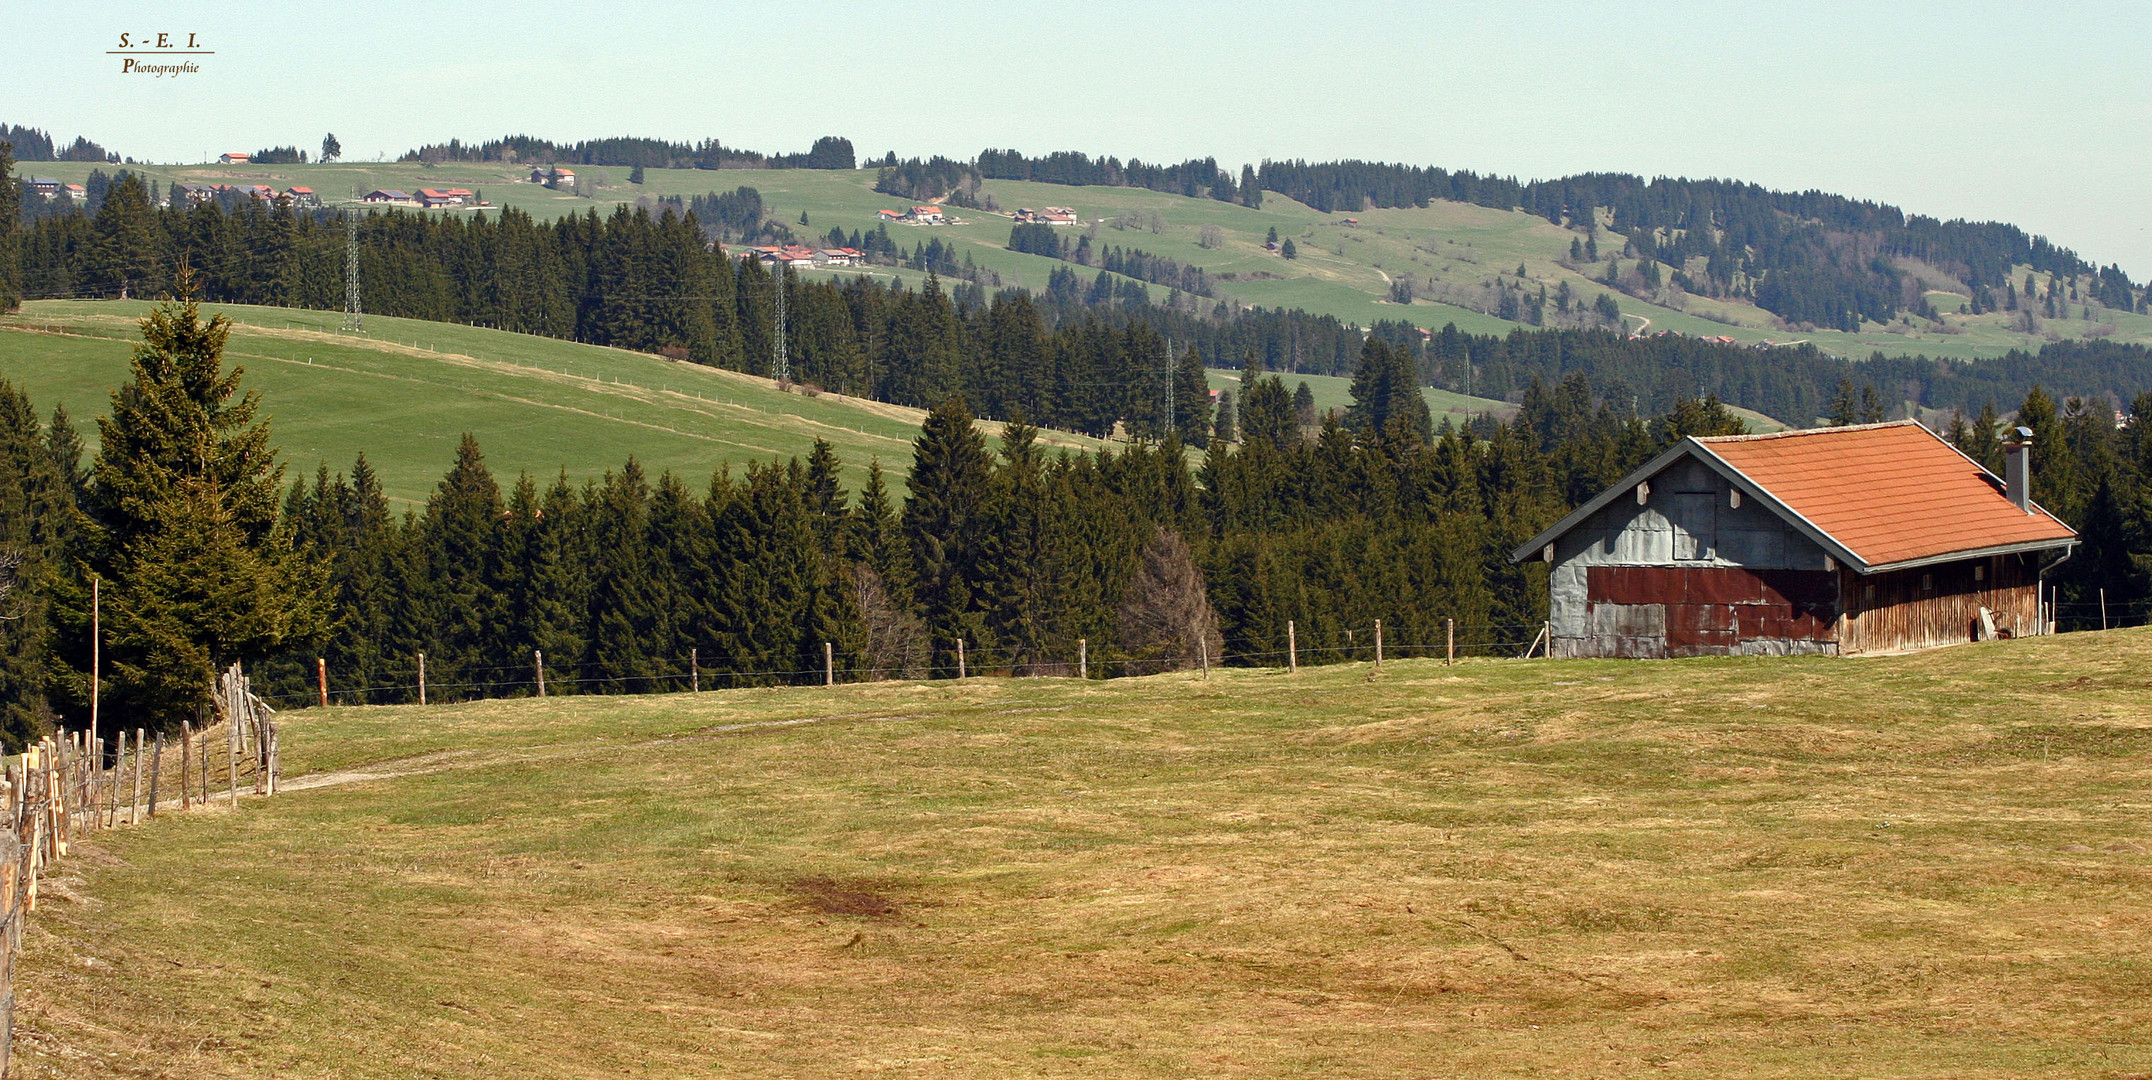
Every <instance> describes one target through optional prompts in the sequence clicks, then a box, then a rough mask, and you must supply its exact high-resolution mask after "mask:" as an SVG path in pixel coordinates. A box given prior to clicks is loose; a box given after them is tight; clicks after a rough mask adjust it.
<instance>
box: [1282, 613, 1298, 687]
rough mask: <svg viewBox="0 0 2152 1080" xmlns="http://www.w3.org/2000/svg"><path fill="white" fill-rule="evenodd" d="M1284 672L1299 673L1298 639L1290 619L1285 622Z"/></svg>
mask: <svg viewBox="0 0 2152 1080" xmlns="http://www.w3.org/2000/svg"><path fill="white" fill-rule="evenodd" d="M1285 670H1286V671H1289V672H1292V673H1293V674H1296V675H1297V674H1299V673H1300V638H1299V637H1298V636H1297V633H1296V631H1295V629H1294V627H1293V620H1291V619H1287V620H1285Z"/></svg>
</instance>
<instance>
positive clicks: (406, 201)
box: [364, 188, 418, 206]
mask: <svg viewBox="0 0 2152 1080" xmlns="http://www.w3.org/2000/svg"><path fill="white" fill-rule="evenodd" d="M364 200H365V201H366V202H370V203H381V204H384V205H388V206H417V205H418V200H417V199H414V198H412V197H411V193H410V192H408V191H398V190H396V189H395V188H379V189H376V190H374V191H369V192H367V193H366V194H365V196H364Z"/></svg>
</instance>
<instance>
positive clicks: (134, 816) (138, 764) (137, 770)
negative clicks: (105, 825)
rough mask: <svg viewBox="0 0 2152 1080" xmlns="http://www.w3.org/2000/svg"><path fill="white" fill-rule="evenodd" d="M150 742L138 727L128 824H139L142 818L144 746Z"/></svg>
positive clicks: (128, 798) (136, 730) (129, 796)
mask: <svg viewBox="0 0 2152 1080" xmlns="http://www.w3.org/2000/svg"><path fill="white" fill-rule="evenodd" d="M148 742H149V739H148V737H147V735H146V733H145V732H143V730H142V729H141V728H136V729H135V767H134V787H133V789H132V790H131V791H130V792H129V793H128V795H127V824H129V825H134V824H138V823H139V822H141V820H142V748H143V746H144V745H146V744H147V743H148Z"/></svg>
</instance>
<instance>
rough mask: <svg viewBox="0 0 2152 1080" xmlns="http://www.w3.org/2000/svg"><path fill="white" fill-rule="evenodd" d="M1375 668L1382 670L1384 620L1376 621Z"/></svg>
mask: <svg viewBox="0 0 2152 1080" xmlns="http://www.w3.org/2000/svg"><path fill="white" fill-rule="evenodd" d="M1375 667H1376V669H1377V670H1380V669H1381V668H1382V620H1381V619H1376V620H1375Z"/></svg>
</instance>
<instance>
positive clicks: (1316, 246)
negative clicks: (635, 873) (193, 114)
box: [25, 162, 2152, 358]
mask: <svg viewBox="0 0 2152 1080" xmlns="http://www.w3.org/2000/svg"><path fill="white" fill-rule="evenodd" d="M93 167H97V166H92V165H88V164H82V163H72V162H38V163H35V164H34V166H26V167H25V169H26V171H29V172H34V173H36V174H37V175H46V176H53V177H56V178H59V179H63V180H71V181H79V180H80V179H82V178H83V177H85V176H87V175H88V173H89V171H90V169H92V168H93ZM105 168H106V169H107V171H108V172H109V171H111V167H105ZM138 168H139V169H140V170H141V171H142V172H144V173H145V174H146V175H149V176H151V177H154V178H156V179H157V180H158V181H159V182H160V183H165V184H169V183H171V182H173V181H175V180H176V181H184V182H205V181H208V182H230V183H236V182H246V183H274V184H282V185H289V184H294V183H298V184H305V185H307V186H310V187H313V188H315V189H316V190H317V191H320V192H322V193H323V195H324V197H327V198H331V199H334V198H338V197H346V198H348V196H349V193H351V192H354V191H365V190H368V189H370V188H373V187H382V186H388V187H401V188H405V189H410V188H416V187H433V186H450V185H459V186H464V187H470V188H474V189H477V190H479V191H480V192H481V193H482V194H483V195H484V196H485V198H486V199H488V200H489V201H491V202H493V203H495V204H497V205H501V206H514V207H517V208H519V209H522V210H525V211H528V212H530V213H531V214H533V215H534V216H536V217H539V218H553V217H558V216H561V215H564V214H569V213H582V212H586V211H588V210H591V209H597V210H599V211H600V212H601V213H603V212H609V211H610V209H611V208H612V207H613V206H615V205H619V204H623V203H633V202H634V201H635V200H636V199H637V198H638V197H640V196H644V195H650V196H665V195H679V196H692V195H700V194H707V193H709V192H712V191H720V190H722V191H730V190H732V189H733V188H735V187H738V186H741V185H748V186H752V187H754V188H756V189H757V190H759V191H760V192H761V193H762V196H763V200H764V203H765V206H766V209H767V216H768V217H769V218H770V219H771V220H774V221H777V222H781V223H783V224H785V225H787V226H788V227H790V228H793V229H794V230H795V232H797V233H799V234H800V235H801V236H802V237H803V238H805V237H810V236H821V235H824V234H826V233H827V232H828V231H829V230H830V229H831V228H832V227H841V228H843V229H845V230H846V231H848V232H849V231H852V230H869V229H872V228H873V227H874V224H875V216H874V212H875V210H877V209H882V208H898V207H901V206H903V205H905V203H906V202H907V201H908V200H904V199H899V198H895V197H892V196H886V195H881V194H877V193H876V192H874V191H873V184H874V176H875V174H874V172H873V171H872V170H857V171H846V172H840V171H820V170H803V169H791V170H749V169H743V170H719V171H701V170H693V169H651V170H647V171H646V174H645V180H646V182H645V183H644V184H643V185H640V186H636V185H630V184H629V183H627V175H628V170H627V169H626V168H621V167H608V166H589V167H583V168H580V169H579V170H578V171H579V172H580V173H582V174H583V175H584V176H585V179H587V180H589V181H591V182H592V183H593V184H594V185H595V187H594V189H593V197H591V198H582V197H578V196H576V195H573V194H570V193H566V192H559V191H553V190H549V189H546V188H543V187H539V186H536V185H532V184H528V183H523V182H520V181H521V180H522V179H523V178H524V177H526V176H527V175H528V170H527V169H524V168H521V167H514V166H507V165H502V164H498V163H475V162H444V163H440V164H426V165H421V164H370V163H350V164H332V165H278V166H233V167H219V166H139V167H138ZM982 195H991V196H993V197H994V199H995V200H996V202H997V203H998V204H999V205H1000V206H1001V207H1003V208H1005V209H1013V208H1016V207H1019V206H1030V207H1041V206H1047V205H1068V206H1073V207H1074V208H1075V209H1076V210H1077V212H1078V214H1079V216H1080V217H1081V218H1082V219H1083V220H1084V221H1085V222H1087V223H1091V222H1105V223H1106V224H1103V225H1100V226H1098V228H1097V239H1096V240H1095V241H1094V243H1095V244H1096V245H1098V246H1100V247H1103V246H1106V245H1113V246H1117V247H1122V248H1137V249H1140V250H1142V251H1145V252H1148V253H1150V254H1152V255H1158V256H1164V257H1167V258H1171V259H1174V260H1177V261H1179V262H1182V263H1185V264H1189V265H1194V266H1199V267H1202V268H1203V269H1205V270H1206V271H1207V272H1209V273H1211V274H1212V275H1213V277H1214V278H1215V279H1217V283H1216V285H1215V290H1216V293H1217V295H1218V296H1220V297H1222V298H1228V299H1231V300H1234V301H1237V302H1240V303H1246V304H1258V305H1264V306H1273V307H1292V308H1300V309H1304V310H1307V311H1311V312H1315V313H1318V314H1327V315H1333V316H1336V317H1337V318H1340V319H1342V320H1345V321H1347V322H1350V323H1353V324H1356V325H1362V326H1365V325H1368V324H1370V323H1373V322H1376V321H1379V320H1385V319H1394V320H1403V321H1408V322H1412V323H1415V324H1417V325H1419V326H1422V327H1426V328H1429V329H1439V328H1440V327H1442V326H1443V325H1445V324H1447V323H1451V322H1454V323H1456V324H1457V326H1458V328H1459V329H1461V330H1466V331H1470V332H1476V333H1490V332H1491V333H1501V332H1505V331H1507V330H1508V329H1510V328H1512V327H1514V326H1518V325H1522V324H1520V323H1516V322H1511V321H1505V320H1502V319H1499V318H1496V317H1494V316H1493V315H1489V314H1483V313H1482V312H1481V311H1480V310H1473V309H1469V308H1467V307H1463V306H1458V303H1459V302H1469V303H1471V304H1473V305H1474V306H1476V307H1479V308H1487V309H1489V310H1491V305H1490V304H1489V303H1486V302H1485V299H1486V298H1487V297H1489V296H1491V295H1492V294H1491V293H1490V292H1489V291H1488V290H1489V289H1491V288H1493V287H1496V286H1497V285H1507V286H1510V287H1522V288H1524V289H1526V290H1528V291H1535V292H1536V290H1537V289H1538V288H1540V287H1541V286H1544V287H1546V288H1547V289H1548V290H1549V291H1550V292H1553V291H1556V290H1558V289H1559V288H1560V287H1561V286H1562V285H1564V284H1567V285H1568V286H1569V287H1570V289H1571V290H1572V292H1573V293H1574V294H1575V295H1576V296H1577V297H1578V301H1579V303H1580V304H1585V305H1588V304H1590V303H1591V302H1592V301H1593V300H1594V299H1595V298H1596V297H1598V296H1599V295H1600V294H1602V293H1606V292H1609V291H1610V290H1609V288H1608V287H1607V286H1606V285H1604V284H1602V283H1601V281H1600V279H1601V278H1603V277H1604V276H1605V271H1606V269H1607V262H1608V260H1607V259H1602V260H1600V261H1598V262H1582V263H1572V262H1571V261H1570V257H1569V256H1570V249H1569V245H1570V242H1571V241H1572V240H1574V239H1577V238H1579V237H1580V235H1581V234H1580V233H1578V232H1575V231H1572V230H1569V229H1565V228H1562V227H1560V226H1556V225H1552V224H1549V223H1548V222H1547V221H1546V220H1545V219H1543V218H1540V217H1537V216H1534V215H1531V214H1526V213H1522V212H1517V211H1505V210H1494V209H1488V208H1486V207H1479V206H1472V205H1468V204H1464V203H1454V202H1436V203H1434V204H1432V205H1430V206H1428V207H1426V208H1418V209H1410V208H1408V209H1376V210H1366V211H1361V212H1359V213H1356V214H1351V215H1347V214H1343V213H1324V212H1321V211H1317V210H1314V209H1311V208H1309V207H1307V206H1304V205H1302V204H1299V203H1296V202H1294V201H1292V200H1291V199H1288V198H1286V197H1284V196H1282V195H1278V194H1276V193H1266V195H1265V197H1264V200H1263V206H1262V208H1261V209H1248V208H1245V207H1241V206H1236V205H1232V204H1227V203H1221V202H1217V201H1214V200H1210V199H1197V198H1185V197H1182V196H1179V195H1173V194H1167V193H1162V192H1155V191H1148V190H1143V189H1137V188H1119V187H1070V186H1062V185H1052V184H1038V183H1028V182H1019V181H1007V180H994V181H988V182H987V183H986V186H985V188H984V190H983V192H982ZM437 212H469V211H437ZM952 212H953V213H954V214H955V215H956V217H957V218H958V223H955V224H950V225H944V226H933V227H911V226H898V227H895V228H893V230H892V232H893V234H894V236H895V238H896V240H897V241H898V243H899V244H900V246H902V247H904V248H905V249H907V250H909V248H910V247H911V246H912V245H913V244H914V243H925V242H926V241H927V240H928V239H929V238H939V239H941V240H942V241H943V242H944V243H949V244H954V245H956V247H957V248H958V250H959V256H958V258H959V260H960V261H961V259H962V257H963V255H967V254H968V255H970V256H971V257H972V259H973V260H974V261H975V262H976V263H977V264H978V265H980V266H982V267H986V268H988V269H991V270H993V271H995V272H996V273H998V274H1000V275H1001V276H1002V278H1003V279H1004V280H1006V281H1009V282H1012V283H1020V284H1026V285H1029V286H1032V287H1039V286H1043V284H1044V283H1045V281H1046V278H1047V276H1048V275H1049V274H1051V273H1052V271H1053V270H1054V269H1055V267H1056V266H1057V265H1059V264H1058V263H1057V261H1056V260H1053V259H1050V258H1046V257H1043V256H1038V255H1029V254H1020V253H1017V252H1011V251H1008V250H1006V247H1005V245H1006V244H1007V242H1008V238H1009V226H1010V218H1009V217H1008V216H1007V215H1006V214H1005V213H1003V214H997V213H988V212H985V211H971V210H952ZM802 213H805V214H806V215H807V218H808V224H807V225H806V226H800V225H799V224H798V221H799V218H800V215H801V214H802ZM1207 227H1208V228H1215V229H1216V230H1217V233H1216V234H1215V237H1214V240H1215V246H1211V247H1205V246H1203V244H1204V236H1205V233H1204V230H1205V229H1206V228H1207ZM1273 228H1275V229H1276V230H1277V231H1278V234H1279V236H1280V238H1281V239H1291V240H1293V241H1294V242H1295V246H1296V248H1297V249H1298V252H1299V257H1298V258H1296V259H1292V260H1287V259H1284V258H1281V257H1279V256H1278V255H1276V254H1273V253H1270V252H1267V251H1265V250H1264V249H1263V242H1264V240H1265V238H1266V237H1267V235H1268V233H1269V230H1271V229H1273ZM1064 231H1066V232H1068V233H1069V234H1070V235H1072V236H1073V235H1075V234H1077V233H1078V232H1080V231H1081V230H1079V229H1074V228H1071V229H1067V230H1064ZM1606 235H1608V234H1602V238H1604V237H1605V236H1606ZM1614 239H1615V241H1616V242H1618V241H1619V238H1618V237H1617V238H1614ZM1608 254H1609V255H1613V254H1618V252H1610V253H1608ZM1634 264H1635V261H1634V260H1633V259H1631V260H1624V262H1623V265H1625V266H1634ZM1520 266H1521V267H1523V269H1524V277H1522V278H1519V277H1518V276H1517V271H1518V268H1519V267H1520ZM1908 268H1909V269H1910V270H1912V271H1913V272H1914V273H1916V274H1918V275H1919V276H1921V277H1922V278H1923V279H1924V280H1926V281H1927V282H1928V284H1929V289H1930V291H1929V296H1928V298H1929V300H1930V301H1931V302H1932V303H1933V304H1934V305H1935V307H1936V308H1937V309H1938V310H1939V311H1940V312H1942V325H1941V326H1938V325H1936V324H1934V323H1929V322H1926V321H1924V320H1915V321H1912V322H1899V323H1893V324H1891V325H1890V326H1881V325H1876V324H1870V325H1868V326H1866V327H1864V328H1863V330H1862V332H1860V333H1856V334H1848V333H1841V332H1838V331H1831V330H1823V331H1805V332H1804V331H1797V330H1794V329H1791V328H1788V327H1785V326H1783V325H1781V324H1780V323H1779V321H1778V320H1777V319H1776V318H1775V317H1774V316H1772V315H1771V314H1770V313H1769V312H1766V311H1764V310H1762V309H1760V308H1757V307H1755V306H1754V305H1752V304H1749V303H1746V302H1740V301H1729V300H1714V299H1709V298H1703V297H1693V296H1681V295H1677V294H1674V293H1673V292H1672V291H1671V290H1670V289H1669V290H1666V291H1664V292H1661V293H1659V294H1656V296H1655V298H1656V299H1657V300H1658V301H1660V302H1650V301H1647V300H1645V299H1641V298H1639V297H1637V296H1632V295H1628V294H1624V293H1616V294H1615V296H1616V300H1617V302H1618V304H1619V306H1620V308H1621V310H1622V312H1623V314H1624V323H1625V325H1627V326H1628V327H1629V328H1630V329H1631V330H1632V331H1642V332H1646V333H1658V332H1661V331H1672V332H1677V333H1683V334H1692V335H1698V336H1706V337H1709V336H1718V335H1725V336H1727V337H1731V338H1733V339H1735V340H1737V341H1742V342H1757V343H1761V342H1781V343H1784V342H1793V341H1807V342H1812V343H1814V344H1815V345H1816V346H1817V347H1819V348H1822V349H1824V350H1825V351H1827V352H1831V353H1835V354H1838V355H1841V356H1850V357H1865V356H1867V355H1869V354H1870V353H1872V352H1874V351H1876V350H1881V351H1883V352H1885V353H1890V354H1897V353H1914V354H1923V355H1934V356H1942V357H1955V358H1969V357H1974V356H1993V355H1999V354H2001V353H2003V352H2005V351H2007V350H2009V349H2012V348H2037V347H2038V346H2039V345H2040V344H2042V343H2043V342H2045V341H2049V340H2059V339H2065V338H2084V337H2104V338H2109V339H2112V340H2118V341H2129V342H2144V343H2152V316H2145V315H2137V314H2130V313H2123V312H2115V311H2106V310H2102V311H2099V312H2097V313H2096V318H2094V319H2092V320H2087V319H2084V318H2081V317H2078V316H2079V315H2081V314H2082V313H2083V310H2084V309H2083V307H2082V305H2078V306H2069V305H2065V306H2066V308H2068V311H2069V312H2070V316H2069V317H2063V318H2056V319H2052V320H2050V319H2045V318H2042V319H2038V320H2036V325H2035V326H2034V327H2033V329H2032V331H2031V332H2027V331H2026V330H2025V329H2024V328H2023V327H2022V326H2021V325H2019V321H2020V319H2021V317H2022V316H2021V315H2020V313H2017V312H2001V311H1998V312H1990V313H1986V314H1981V315H1970V314H1966V313H1964V312H1963V311H1962V310H1960V309H1961V308H1962V307H1963V306H1964V304H1965V302H1966V297H1965V295H1964V294H1963V293H1962V292H1960V291H1957V290H1959V289H1962V285H1959V284H1957V283H1955V282H1953V281H1952V280H1951V279H1949V277H1948V276H1947V275H1945V274H1943V273H1941V272H1940V271H1937V270H1934V269H1933V268H1931V267H1925V266H1916V265H1910V264H1909V266H1908ZM1078 269H1079V272H1080V273H1083V274H1084V275H1085V276H1086V277H1089V276H1090V275H1092V274H1095V273H1096V271H1095V270H1084V269H1082V268H1078ZM2025 272H2026V271H2025V269H2024V268H2022V267H2021V268H2019V269H2018V270H2017V271H2015V272H2013V274H2012V280H2013V281H2016V280H2021V279H2022V278H2023V277H2024V275H2025ZM2035 276H2036V277H2038V278H2040V280H2041V284H2042V287H2043V288H2044V287H2045V280H2046V279H2045V277H2044V275H2035ZM1400 277H1409V278H1411V279H1412V280H1414V281H1415V282H1417V283H1418V285H1419V289H1420V292H1419V298H1418V299H1416V300H1415V301H1414V302H1413V303H1411V304H1410V305H1403V304H1396V303H1391V302H1390V301H1389V299H1388V297H1389V295H1390V287H1391V283H1392V281H1393V280H1395V279H1397V278H1400ZM1153 291H1154V293H1156V294H1158V295H1161V296H1162V295H1163V294H1164V292H1165V290H1164V289H1163V288H1159V287H1156V286H1154V287H1153ZM1474 298H1478V299H1474ZM1445 300H1448V301H1454V302H1444V301H1445Z"/></svg>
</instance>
